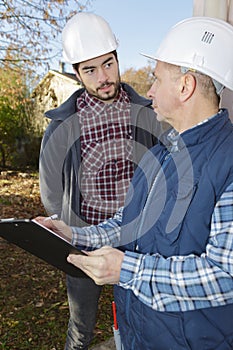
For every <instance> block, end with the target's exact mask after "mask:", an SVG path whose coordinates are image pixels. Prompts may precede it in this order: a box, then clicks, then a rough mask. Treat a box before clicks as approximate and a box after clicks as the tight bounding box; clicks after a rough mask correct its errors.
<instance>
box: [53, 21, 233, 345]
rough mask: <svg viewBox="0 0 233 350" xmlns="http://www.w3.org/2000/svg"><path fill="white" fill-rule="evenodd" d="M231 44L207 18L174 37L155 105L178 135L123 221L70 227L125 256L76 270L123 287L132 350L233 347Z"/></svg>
mask: <svg viewBox="0 0 233 350" xmlns="http://www.w3.org/2000/svg"><path fill="white" fill-rule="evenodd" d="M232 38H233V27H232V26H231V25H229V24H227V23H226V22H224V21H221V20H217V19H213V18H207V17H193V18H190V19H187V20H185V21H182V22H180V23H178V24H177V25H176V26H174V27H173V28H172V29H171V30H170V32H169V33H168V35H167V37H166V38H165V39H164V41H163V42H162V44H161V45H160V47H159V49H158V50H157V52H156V54H155V56H153V58H154V59H155V60H156V61H157V65H156V68H155V71H154V76H155V82H154V84H153V85H152V87H151V89H150V90H149V92H148V96H149V97H150V98H152V99H153V107H154V110H155V111H156V113H157V118H158V119H159V120H165V121H166V122H169V123H170V124H171V125H172V129H171V130H168V131H167V132H166V133H165V135H164V138H163V143H161V144H158V145H156V146H155V147H153V148H152V149H151V150H149V151H148V152H147V153H146V155H145V156H144V157H143V159H142V161H141V162H140V164H139V166H138V167H137V169H136V171H135V174H134V177H133V179H132V186H131V187H130V190H129V192H128V195H127V198H126V204H125V208H124V211H123V215H122V210H121V211H119V212H118V213H117V214H116V215H115V217H114V218H113V219H109V220H107V221H106V222H105V223H103V224H100V225H98V226H93V227H90V228H73V229H72V231H71V228H69V227H64V225H63V228H62V227H61V230H62V232H63V233H66V234H68V235H69V236H71V234H72V242H73V244H74V245H82V246H84V245H86V247H90V246H92V247H93V248H98V247H101V246H103V245H106V244H107V245H112V246H115V247H116V246H117V245H118V246H121V247H122V248H121V250H119V249H115V248H112V247H106V246H105V247H102V248H100V249H96V250H95V251H93V252H87V255H88V256H86V257H85V256H75V255H70V256H69V257H68V261H69V262H71V263H73V264H74V265H76V266H77V267H79V268H81V269H82V270H83V271H84V272H86V273H87V274H88V275H89V276H90V277H91V278H93V279H94V281H95V282H96V283H97V284H99V285H102V284H105V283H111V284H115V301H116V304H117V310H118V313H117V316H118V322H119V329H120V333H121V337H122V342H123V344H124V349H125V350H129V349H130V350H138V349H146V350H167V349H173V350H187V349H190V350H200V349H205V350H213V349H215V350H220V349H224V350H227V349H229V350H230V349H232V348H233V318H232V314H233V292H232V291H233V157H232V149H233V126H232V123H231V121H230V119H229V116H228V112H227V110H226V109H219V100H220V94H221V91H222V89H223V88H224V87H227V88H229V89H230V90H233V66H232V62H233V40H232ZM219 52H221V55H220V54H219ZM48 225H49V226H50V227H51V228H53V229H54V230H57V228H56V226H55V225H54V224H53V223H52V221H51V220H50V221H49V223H48ZM59 225H60V222H58V226H57V227H59ZM97 233H98V234H97Z"/></svg>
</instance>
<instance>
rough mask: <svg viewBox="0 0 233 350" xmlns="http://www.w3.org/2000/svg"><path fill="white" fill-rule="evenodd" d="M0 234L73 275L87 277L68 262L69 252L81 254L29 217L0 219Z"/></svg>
mask: <svg viewBox="0 0 233 350" xmlns="http://www.w3.org/2000/svg"><path fill="white" fill-rule="evenodd" d="M0 236H1V237H2V238H4V239H5V240H7V241H8V242H10V243H13V244H15V245H17V246H18V247H20V248H22V249H24V250H26V251H27V252H29V253H31V254H33V255H35V256H37V257H38V258H40V259H42V260H44V261H45V262H47V263H48V264H50V265H52V266H54V267H56V268H58V269H59V270H61V271H63V272H65V273H66V274H68V275H70V276H73V277H87V276H86V274H85V273H84V272H82V271H81V270H80V269H78V268H77V267H75V266H74V265H72V264H70V263H68V261H67V256H68V255H69V254H70V253H74V254H83V253H82V252H81V251H80V250H78V249H77V248H76V247H74V246H72V244H70V243H69V242H68V241H67V240H66V239H64V238H62V237H60V236H59V235H57V234H56V233H54V232H53V231H51V230H49V229H47V228H46V227H44V226H42V225H40V224H39V223H37V222H35V221H33V220H29V219H14V218H9V219H0Z"/></svg>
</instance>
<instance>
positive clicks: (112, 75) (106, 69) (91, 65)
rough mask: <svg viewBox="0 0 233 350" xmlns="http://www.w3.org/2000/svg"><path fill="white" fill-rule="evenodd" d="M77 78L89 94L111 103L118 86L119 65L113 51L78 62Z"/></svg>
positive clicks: (116, 93)
mask: <svg viewBox="0 0 233 350" xmlns="http://www.w3.org/2000/svg"><path fill="white" fill-rule="evenodd" d="M76 75H77V78H78V79H79V80H80V81H81V82H82V83H83V85H84V87H85V88H86V90H87V91H88V93H89V94H91V95H92V96H95V97H96V98H98V99H99V100H101V101H103V102H105V103H111V102H112V101H113V100H114V99H115V98H116V97H117V95H118V92H119V87H120V74H119V66H118V62H117V60H116V57H115V56H114V54H113V53H109V54H106V55H103V56H99V57H97V58H93V59H91V60H88V61H85V62H81V63H80V64H79V69H78V72H76Z"/></svg>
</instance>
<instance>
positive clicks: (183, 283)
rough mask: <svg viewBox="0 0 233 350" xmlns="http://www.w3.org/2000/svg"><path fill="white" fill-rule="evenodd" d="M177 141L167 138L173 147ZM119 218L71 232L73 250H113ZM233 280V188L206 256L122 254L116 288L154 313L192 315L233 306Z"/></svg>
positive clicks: (214, 223) (219, 209) (222, 203)
mask: <svg viewBox="0 0 233 350" xmlns="http://www.w3.org/2000/svg"><path fill="white" fill-rule="evenodd" d="M206 121H207V120H206ZM206 121H204V122H206ZM175 136H176V135H172V134H170V135H169V137H170V138H174V141H175V140H176V137H175ZM174 146H175V142H174ZM122 213H123V208H121V209H120V210H119V211H118V212H117V213H116V214H115V216H114V217H113V218H111V219H108V220H107V221H105V222H103V223H101V224H99V225H98V226H94V225H92V226H89V227H84V228H77V227H76V228H72V229H73V244H74V245H81V246H84V247H92V248H100V247H102V246H104V245H110V246H113V247H117V246H118V245H119V241H120V232H121V222H122ZM232 277H233V183H232V184H231V185H230V186H228V188H227V189H226V191H225V192H224V193H223V194H222V196H221V198H220V199H219V201H218V202H217V203H216V206H215V209H214V212H213V215H212V220H211V229H210V234H209V239H208V242H207V246H206V251H205V253H203V254H201V256H197V255H194V254H190V255H185V256H180V255H179V256H171V257H168V258H164V257H163V256H161V255H160V254H158V253H156V254H150V255H149V254H140V253H137V252H132V251H126V252H125V255H124V260H123V263H122V266H121V274H120V281H119V286H121V287H123V288H125V289H130V290H132V291H133V293H134V294H135V295H136V296H137V297H138V299H139V300H141V301H142V302H143V303H144V304H146V305H147V306H149V307H150V308H152V309H154V310H157V311H168V312H169V311H190V310H194V309H200V308H207V307H214V306H222V305H226V304H229V303H233V278H232Z"/></svg>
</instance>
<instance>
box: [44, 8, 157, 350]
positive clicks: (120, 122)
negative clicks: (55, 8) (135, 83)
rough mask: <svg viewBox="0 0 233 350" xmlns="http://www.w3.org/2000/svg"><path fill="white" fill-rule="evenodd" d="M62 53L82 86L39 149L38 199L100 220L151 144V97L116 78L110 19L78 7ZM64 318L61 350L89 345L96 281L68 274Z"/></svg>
mask: <svg viewBox="0 0 233 350" xmlns="http://www.w3.org/2000/svg"><path fill="white" fill-rule="evenodd" d="M62 39H63V54H64V58H65V60H66V61H67V62H69V63H71V64H72V65H73V68H74V71H75V74H76V76H77V79H78V80H79V81H80V82H81V83H82V85H83V88H82V89H80V90H78V91H76V92H75V93H74V94H73V95H72V96H71V97H70V98H69V99H68V100H67V101H66V102H64V103H63V104H62V105H61V106H60V107H58V108H56V109H54V110H51V111H49V112H47V113H46V116H47V117H48V118H50V119H51V123H50V124H49V126H48V128H47V130H46V132H45V135H44V138H43V142H42V147H41V156H40V187H41V198H42V202H43V203H44V206H45V208H46V209H47V212H48V213H49V214H54V213H55V214H58V215H59V216H60V217H61V218H62V219H63V220H64V221H65V222H66V223H67V224H69V225H73V226H74V225H75V226H76V225H77V226H86V225H91V224H98V223H100V222H102V221H104V220H105V219H107V218H109V217H111V216H112V215H114V213H115V212H116V211H117V210H118V209H119V208H120V207H121V206H122V205H123V203H124V199H125V194H126V192H127V189H128V186H129V183H130V179H131V177H132V175H133V171H134V167H135V165H137V164H138V162H139V159H140V158H141V156H142V155H143V154H144V153H145V151H146V150H147V149H148V148H150V147H152V146H153V145H154V144H155V143H156V142H157V135H158V134H159V133H160V125H159V123H158V122H157V121H156V118H155V114H154V111H153V109H152V108H151V101H150V100H147V99H145V98H143V97H141V96H139V95H138V94H137V93H136V92H135V91H134V90H133V89H132V88H131V87H130V86H128V85H127V84H123V83H121V82H120V74H119V65H118V58H117V52H116V49H117V46H118V44H117V41H116V38H115V36H114V34H113V33H112V30H111V28H110V27H109V25H108V23H107V22H106V21H105V20H104V19H103V18H102V17H100V16H97V15H94V14H91V13H78V14H77V15H75V16H74V17H73V18H71V19H70V20H69V21H68V22H67V24H66V26H65V28H64V30H63V33H62ZM67 292H68V300H69V308H70V320H69V325H68V334H67V341H66V347H65V349H66V350H72V349H87V348H88V345H89V344H90V342H91V340H92V337H93V329H94V326H95V322H96V312H97V307H98V299H99V295H100V292H101V287H100V286H97V285H96V284H95V283H94V282H93V281H92V280H91V279H90V278H74V277H71V276H67Z"/></svg>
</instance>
